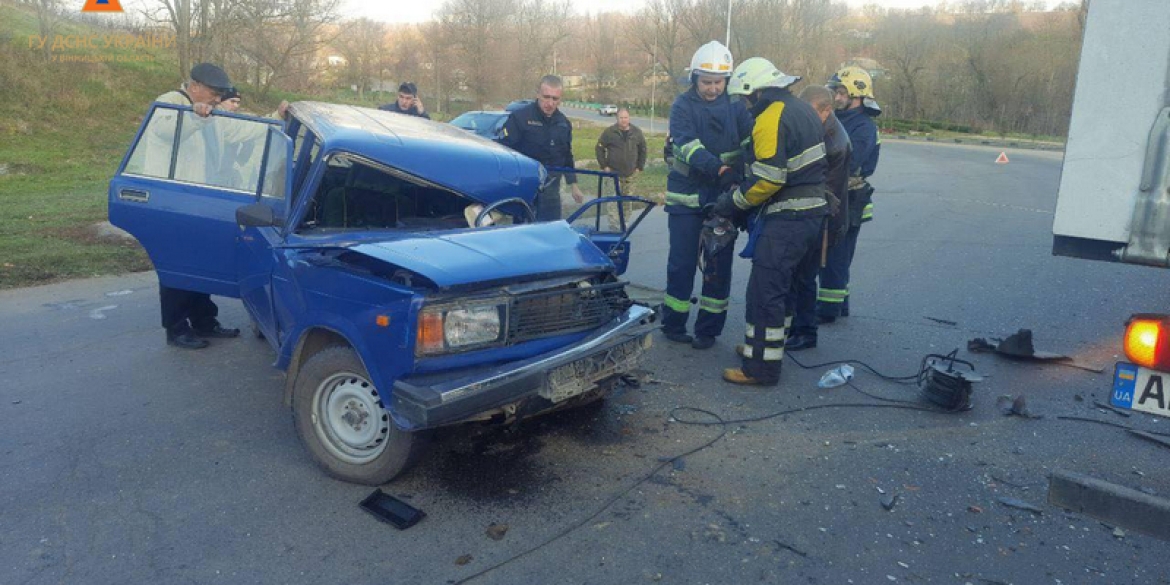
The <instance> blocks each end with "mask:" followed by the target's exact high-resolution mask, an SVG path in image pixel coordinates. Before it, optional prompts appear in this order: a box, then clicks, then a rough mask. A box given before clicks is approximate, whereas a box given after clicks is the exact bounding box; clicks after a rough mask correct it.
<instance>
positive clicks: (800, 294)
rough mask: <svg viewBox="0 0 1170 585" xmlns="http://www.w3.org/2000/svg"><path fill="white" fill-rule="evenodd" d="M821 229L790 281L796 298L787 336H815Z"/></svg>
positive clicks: (822, 241)
mask: <svg viewBox="0 0 1170 585" xmlns="http://www.w3.org/2000/svg"><path fill="white" fill-rule="evenodd" d="M823 229H824V228H822V232H821V233H819V234H818V235H817V239H816V241H814V242H813V245H812V246H811V247H810V248H809V249H808V252H805V254H804V258H801V260H800V264H798V265H797V266H796V275H795V276H794V278H793V282H792V286H793V288H794V291H793V295H795V298H796V300H795V302H794V303H792V309H790V311H789V314H790V315H792V327H791V328H790V329H789V331H788V336H789V337H791V336H793V335H805V336H811V337H812V338H813V339H816V337H817V273H818V272H819V271H820V269H821V246H822V245H824V233H823ZM826 263H827V262H826Z"/></svg>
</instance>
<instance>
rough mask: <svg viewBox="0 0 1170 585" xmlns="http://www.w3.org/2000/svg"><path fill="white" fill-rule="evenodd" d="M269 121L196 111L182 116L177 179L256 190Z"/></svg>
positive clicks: (175, 177)
mask: <svg viewBox="0 0 1170 585" xmlns="http://www.w3.org/2000/svg"><path fill="white" fill-rule="evenodd" d="M268 126H269V125H268V124H265V123H262V122H254V121H251V120H242V119H238V118H228V117H224V116H209V117H207V118H203V117H201V116H197V115H196V114H195V113H194V112H189V111H187V112H182V114H181V116H180V125H179V132H180V138H179V140H178V153H177V155H176V156H175V172H174V179H175V180H176V181H184V182H188V183H199V184H201V185H209V186H213V187H221V188H224V189H232V190H236V191H244V192H248V193H255V192H256V190H257V188H258V187H259V186H260V167H261V162H262V161H263V157H264V143H265V138H266V137H267V134H268Z"/></svg>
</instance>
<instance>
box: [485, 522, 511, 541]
mask: <svg viewBox="0 0 1170 585" xmlns="http://www.w3.org/2000/svg"><path fill="white" fill-rule="evenodd" d="M507 533H508V525H507V524H496V523H495V522H492V523H491V524H488V527H487V530H485V531H484V534H486V535H487V537H488V538H490V539H492V540H503V539H504V535H505V534H507Z"/></svg>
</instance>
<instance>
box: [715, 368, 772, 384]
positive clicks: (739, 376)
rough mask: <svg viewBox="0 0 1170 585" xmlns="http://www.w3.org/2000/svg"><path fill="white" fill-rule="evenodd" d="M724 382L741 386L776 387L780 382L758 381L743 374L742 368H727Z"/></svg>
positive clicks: (724, 372)
mask: <svg viewBox="0 0 1170 585" xmlns="http://www.w3.org/2000/svg"><path fill="white" fill-rule="evenodd" d="M723 380H724V381H725V382H731V383H732V384H739V385H740V386H775V385H777V384H779V381H776V382H764V381H763V380H757V379H755V378H753V377H751V376H749V375H747V374H745V373H743V369H742V368H727V369H726V370H723Z"/></svg>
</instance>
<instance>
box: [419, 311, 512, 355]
mask: <svg viewBox="0 0 1170 585" xmlns="http://www.w3.org/2000/svg"><path fill="white" fill-rule="evenodd" d="M506 314H507V305H503V304H491V305H480V306H471V307H468V306H459V307H429V308H426V309H423V311H422V313H420V314H419V319H418V338H417V342H416V344H415V353H416V354H417V355H432V354H438V353H444V352H448V351H457V350H461V349H469V348H473V347H479V346H484V345H490V344H493V343H496V342H499V341H502V340H503V337H504V327H503V324H504V323H505V322H506V319H505V315H506Z"/></svg>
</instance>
